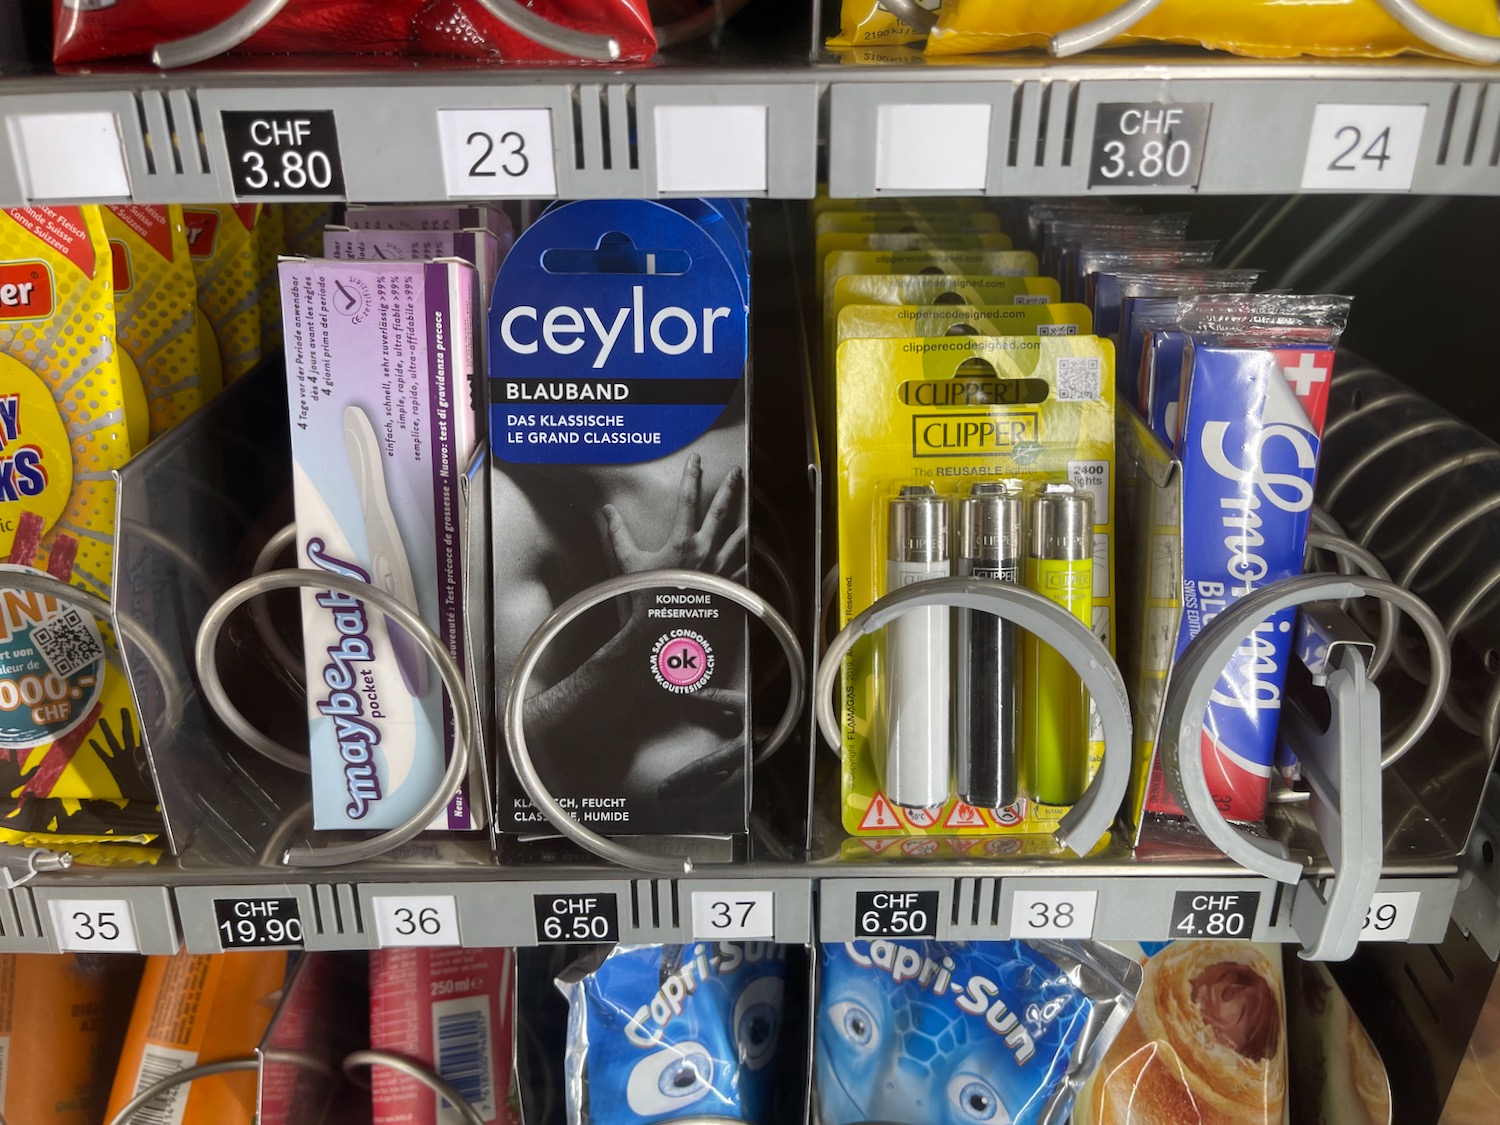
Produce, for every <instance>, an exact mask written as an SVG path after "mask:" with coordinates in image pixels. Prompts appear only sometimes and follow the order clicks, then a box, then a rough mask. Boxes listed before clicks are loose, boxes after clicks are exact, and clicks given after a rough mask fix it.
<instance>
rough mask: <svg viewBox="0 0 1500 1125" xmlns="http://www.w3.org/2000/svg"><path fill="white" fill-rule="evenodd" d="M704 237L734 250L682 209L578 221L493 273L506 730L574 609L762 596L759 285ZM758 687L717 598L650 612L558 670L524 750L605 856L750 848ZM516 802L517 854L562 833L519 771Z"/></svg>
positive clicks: (544, 675)
mask: <svg viewBox="0 0 1500 1125" xmlns="http://www.w3.org/2000/svg"><path fill="white" fill-rule="evenodd" d="M685 212H687V213H685ZM706 222H712V224H713V225H714V226H715V227H716V228H724V227H725V220H724V216H723V213H722V212H720V211H718V209H717V208H711V209H704V208H694V207H687V206H684V205H683V201H673V204H672V205H670V206H669V205H664V204H659V203H653V202H645V201H583V202H577V203H570V204H567V205H564V206H558V207H553V208H550V209H549V210H548V211H547V212H546V213H545V214H543V215H542V216H541V217H540V218H538V219H537V221H536V222H535V223H534V224H532V226H531V227H530V228H528V229H527V231H526V233H525V234H523V235H522V236H521V237H520V238H519V239H517V240H516V244H515V246H514V247H513V248H512V249H511V251H510V253H509V254H508V255H507V256H506V259H505V262H504V263H503V264H502V266H501V268H500V277H499V280H498V281H497V282H496V285H495V297H494V301H493V303H492V305H491V308H490V382H489V389H490V390H489V398H490V431H489V440H490V453H491V462H492V472H491V477H490V498H491V501H490V502H491V526H492V527H493V528H494V529H495V532H494V536H493V545H494V549H493V589H494V606H495V609H494V613H495V618H494V620H495V671H496V695H497V698H498V701H499V706H500V708H501V710H502V713H503V711H504V709H505V707H506V705H507V702H508V696H509V694H510V690H511V684H510V680H511V676H512V673H513V670H514V668H515V666H516V664H517V661H518V658H519V656H520V653H521V651H522V648H523V646H525V644H526V642H527V640H528V638H530V637H531V636H532V634H533V633H534V632H535V631H536V630H537V629H538V628H539V627H540V626H541V625H542V623H543V622H544V621H546V620H547V619H548V618H549V617H550V616H551V615H552V614H553V613H554V612H555V611H557V610H558V609H559V607H562V606H563V605H564V604H565V603H567V602H568V601H569V599H571V598H573V597H574V596H575V595H578V594H580V593H582V592H583V591H585V590H587V589H589V588H590V587H593V586H595V585H597V584H598V583H600V582H603V581H606V580H608V579H612V578H617V577H620V576H623V575H629V574H635V573H638V572H641V571H647V570H659V569H663V568H674V569H688V570H699V571H704V572H709V573H713V574H717V575H721V576H723V577H726V578H730V579H732V580H734V581H737V582H742V583H743V582H745V581H746V568H747V560H746V549H745V538H746V532H747V530H748V504H747V500H748V497H749V482H748V472H749V422H748V409H747V407H748V401H749V390H750V387H749V383H750V378H749V370H748V356H749V353H748V322H749V304H748V297H747V292H746V289H745V287H744V279H745V278H746V266H745V260H744V258H743V256H739V257H736V255H742V251H741V250H740V249H739V243H738V242H737V241H736V240H735V239H733V238H728V237H723V236H724V235H725V234H728V233H731V232H730V231H726V230H724V229H716V230H715V231H714V232H712V233H711V232H710V230H708V229H706V227H705V225H704V224H705V223H706ZM716 234H717V235H718V236H719V237H715V235H716ZM749 686H750V685H749V679H748V623H747V621H746V617H745V614H744V613H743V611H741V610H740V609H739V608H737V607H736V606H734V605H733V604H731V603H730V602H729V601H727V600H726V599H724V598H723V597H721V596H719V595H717V594H709V593H702V592H698V591H694V590H681V589H648V590H642V591H638V592H636V593H634V594H629V595H624V596H621V597H619V598H616V599H615V600H613V601H608V602H605V603H604V604H602V605H600V606H598V607H597V608H595V609H593V610H591V611H587V612H584V613H583V614H582V616H581V617H579V618H578V619H577V620H575V621H573V622H572V624H570V625H568V626H566V627H565V628H563V630H562V631H561V632H560V633H559V634H558V635H557V636H556V637H555V638H554V640H553V641H552V642H551V643H550V644H549V645H548V646H547V648H546V649H544V650H543V652H542V653H541V656H540V657H539V660H538V662H537V664H536V666H535V670H534V673H533V674H532V677H531V681H530V683H529V684H528V685H527V687H526V692H525V700H524V702H523V704H522V722H523V724H524V731H525V738H526V748H527V750H528V751H529V754H530V757H531V759H532V762H533V763H534V765H535V766H536V770H537V773H538V775H539V776H540V778H541V780H542V782H543V783H544V784H545V785H546V786H547V787H548V789H549V790H550V791H551V793H552V794H553V796H554V797H556V798H557V799H558V800H559V801H560V802H561V803H562V805H563V807H564V808H565V809H567V810H569V811H570V812H571V813H572V815H573V816H574V817H576V818H577V819H578V820H579V821H580V822H581V823H582V824H584V825H585V826H586V827H588V828H590V829H592V830H594V831H596V832H600V833H606V834H612V835H625V834H648V835H658V834H686V835H699V836H727V835H734V834H739V833H743V832H744V831H745V830H746V825H747V818H748V802H749V768H750V726H749V708H748V702H747V696H748V692H749ZM510 749H511V752H513V753H514V752H515V750H516V748H515V747H511V748H510ZM499 781H500V800H499V803H498V806H497V815H496V823H497V826H498V827H499V828H500V829H501V830H503V831H510V832H517V833H538V834H546V833H551V832H552V831H553V829H552V828H551V827H550V825H549V822H548V821H547V820H546V819H545V818H544V816H543V815H542V813H541V811H540V810H538V809H537V808H535V807H534V805H533V803H532V801H531V800H530V798H529V797H528V796H527V794H526V793H525V792H524V791H523V789H522V788H521V786H520V783H519V781H518V780H517V778H516V777H515V775H514V773H513V771H511V770H510V769H509V768H502V769H501V771H500V777H499Z"/></svg>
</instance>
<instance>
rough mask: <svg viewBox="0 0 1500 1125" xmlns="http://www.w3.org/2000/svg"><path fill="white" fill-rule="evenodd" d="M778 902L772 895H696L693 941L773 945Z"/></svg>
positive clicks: (743, 892)
mask: <svg viewBox="0 0 1500 1125" xmlns="http://www.w3.org/2000/svg"><path fill="white" fill-rule="evenodd" d="M775 898H776V896H775V895H774V894H773V893H772V892H771V891H694V892H693V900H692V901H693V939H694V940H695V941H704V940H709V941H714V940H717V939H719V938H739V939H743V940H746V941H757V940H759V941H771V940H772V939H773V938H774V937H775V936H776V925H775V913H774V911H775V906H774V902H775Z"/></svg>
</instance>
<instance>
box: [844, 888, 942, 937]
mask: <svg viewBox="0 0 1500 1125" xmlns="http://www.w3.org/2000/svg"><path fill="white" fill-rule="evenodd" d="M937 919H938V893H937V891H855V892H854V932H855V934H856V935H857V936H858V937H862V938H873V937H879V938H935V937H937Z"/></svg>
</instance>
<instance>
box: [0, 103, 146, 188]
mask: <svg viewBox="0 0 1500 1125" xmlns="http://www.w3.org/2000/svg"><path fill="white" fill-rule="evenodd" d="M10 139H11V148H12V149H13V150H14V152H15V154H16V164H17V165H18V166H19V169H20V172H21V190H22V192H23V193H25V196H26V198H27V199H28V200H35V201H42V200H51V199H88V200H95V199H128V198H129V197H130V176H129V173H128V172H127V171H126V168H125V149H124V147H123V146H122V145H121V143H120V123H119V122H118V121H116V120H115V115H114V114H113V113H105V112H91V113H20V114H16V115H14V116H12V117H11V119H10Z"/></svg>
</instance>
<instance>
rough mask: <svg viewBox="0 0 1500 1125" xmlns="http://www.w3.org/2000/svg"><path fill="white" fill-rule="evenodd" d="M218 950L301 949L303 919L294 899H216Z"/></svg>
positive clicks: (215, 913) (215, 915)
mask: <svg viewBox="0 0 1500 1125" xmlns="http://www.w3.org/2000/svg"><path fill="white" fill-rule="evenodd" d="M214 921H216V922H217V923H218V931H219V948H220V949H223V950H225V951H226V952H227V951H229V950H231V949H300V948H301V947H302V915H301V912H300V911H299V910H298V908H297V900H296V899H294V898H216V899H214Z"/></svg>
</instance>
